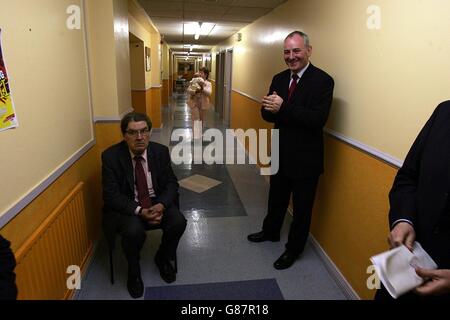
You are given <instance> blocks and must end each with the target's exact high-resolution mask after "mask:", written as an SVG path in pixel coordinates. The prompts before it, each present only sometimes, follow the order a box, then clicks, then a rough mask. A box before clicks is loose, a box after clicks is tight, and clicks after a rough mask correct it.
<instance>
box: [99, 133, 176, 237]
mask: <svg viewBox="0 0 450 320" xmlns="http://www.w3.org/2000/svg"><path fill="white" fill-rule="evenodd" d="M147 160H148V166H149V170H150V172H151V175H152V183H153V189H154V190H155V194H156V197H157V200H158V202H159V203H162V204H163V205H164V206H165V207H166V208H167V207H169V206H170V205H171V204H175V205H178V181H177V178H176V176H175V174H174V173H173V170H172V165H171V160H170V154H169V149H168V148H167V147H166V146H164V145H162V144H159V143H156V142H150V143H149V145H148V148H147ZM102 185H103V213H104V218H103V219H104V221H103V222H104V224H103V226H104V227H105V228H106V230H105V232H106V233H107V236H108V231H109V232H115V228H116V223H115V222H116V221H117V218H118V216H119V214H125V215H134V214H135V211H136V208H137V207H138V205H139V204H138V203H137V202H136V201H135V200H134V175H133V163H132V159H131V154H130V151H129V149H128V145H127V143H126V142H125V141H122V142H120V143H118V144H116V145H113V146H111V147H109V148H108V149H106V150H105V151H104V152H103V153H102ZM113 234H114V233H113Z"/></svg>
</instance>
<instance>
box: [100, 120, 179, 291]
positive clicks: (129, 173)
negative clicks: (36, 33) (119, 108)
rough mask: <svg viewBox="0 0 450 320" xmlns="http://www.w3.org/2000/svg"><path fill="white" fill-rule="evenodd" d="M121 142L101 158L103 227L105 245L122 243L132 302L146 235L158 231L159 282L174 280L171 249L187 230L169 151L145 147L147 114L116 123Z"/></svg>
mask: <svg viewBox="0 0 450 320" xmlns="http://www.w3.org/2000/svg"><path fill="white" fill-rule="evenodd" d="M120 126H121V130H122V134H123V141H122V142H120V143H118V144H115V145H113V146H111V147H109V148H108V149H107V150H105V151H104V152H103V153H102V186H103V202H104V207H103V228H104V231H105V235H106V238H107V240H108V243H109V245H110V246H111V247H112V246H114V239H115V234H116V233H119V234H120V235H121V238H122V249H123V251H124V253H125V257H126V258H127V262H128V281H127V288H128V291H129V293H130V295H131V296H132V297H133V298H138V297H141V296H142V295H143V292H144V285H143V281H142V278H141V269H140V252H141V249H142V247H143V245H144V242H145V238H146V230H149V229H152V228H154V227H155V226H160V227H161V228H162V240H161V244H160V246H159V249H158V251H157V253H156V255H155V263H156V265H157V266H158V268H159V273H160V275H161V278H162V279H163V280H164V281H165V282H167V283H171V282H174V281H175V280H176V269H175V267H174V266H173V265H172V261H175V258H176V250H177V247H178V243H179V241H180V238H181V236H182V235H183V233H184V230H185V229H186V219H185V218H184V216H183V214H182V213H181V212H180V209H179V195H178V180H177V178H176V176H175V174H174V173H173V170H172V165H171V160H170V154H169V149H168V148H167V147H166V146H164V145H161V144H159V143H156V142H150V132H151V129H152V123H151V121H150V119H149V118H148V116H147V115H145V114H141V113H134V112H131V113H128V114H127V115H125V117H124V118H123V119H122V121H121V124H120Z"/></svg>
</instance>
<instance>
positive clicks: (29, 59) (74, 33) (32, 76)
mask: <svg viewBox="0 0 450 320" xmlns="http://www.w3.org/2000/svg"><path fill="white" fill-rule="evenodd" d="M69 5H78V6H80V7H81V1H77V0H41V1H34V0H22V1H6V0H0V8H2V10H0V21H1V28H2V47H3V56H4V59H5V61H6V63H7V67H8V75H9V83H10V89H11V94H12V97H13V100H14V104H15V110H16V113H17V117H18V121H19V127H18V128H16V129H13V130H7V131H3V132H0V149H1V150H2V151H1V152H0V168H2V170H1V175H2V188H1V192H0V218H1V216H3V215H4V214H6V212H7V210H8V209H10V208H12V207H13V206H14V205H16V204H17V203H18V202H19V200H22V199H23V198H24V197H25V196H26V195H28V194H29V192H30V191H31V190H33V189H34V188H35V187H36V186H38V185H39V184H40V183H41V182H43V181H44V180H45V179H46V178H47V177H48V176H49V175H51V174H52V173H53V172H55V171H56V170H57V169H59V168H60V167H61V166H62V165H63V164H64V163H65V162H66V161H67V160H68V159H69V158H71V157H72V156H73V155H74V154H76V153H77V151H79V150H80V149H82V148H83V147H84V146H85V145H87V144H88V143H89V142H92V140H93V137H94V134H93V126H92V116H91V107H90V99H89V89H88V68H87V63H86V50H85V38H84V26H83V25H82V27H81V29H78V30H77V29H75V30H69V29H68V28H67V26H66V20H67V19H68V17H69V15H68V14H66V9H67V7H68V6H69ZM55 44H57V45H55Z"/></svg>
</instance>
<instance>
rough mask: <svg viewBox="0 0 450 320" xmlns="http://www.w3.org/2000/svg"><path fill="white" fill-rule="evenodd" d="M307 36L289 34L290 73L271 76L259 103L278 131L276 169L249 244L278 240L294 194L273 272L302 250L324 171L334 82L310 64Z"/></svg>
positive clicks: (287, 58) (286, 55) (287, 59)
mask: <svg viewBox="0 0 450 320" xmlns="http://www.w3.org/2000/svg"><path fill="white" fill-rule="evenodd" d="M311 53H312V47H311V45H310V43H309V37H308V35H307V34H305V33H303V32H301V31H294V32H291V33H290V34H289V35H288V36H287V37H286V38H285V40H284V61H285V62H286V64H287V66H288V67H289V69H287V70H285V71H283V72H281V73H279V74H277V75H275V76H274V77H273V79H272V84H271V85H270V89H269V93H268V95H267V96H265V97H263V99H262V108H261V114H262V117H263V119H264V120H266V121H268V122H271V123H274V124H275V126H274V128H275V129H278V130H279V134H280V140H279V141H280V142H279V143H280V148H279V150H280V151H279V152H280V154H279V159H280V169H279V171H278V172H277V173H276V174H275V175H273V176H271V177H270V190H269V201H268V210H267V215H266V217H265V219H264V223H263V227H262V231H260V232H258V233H254V234H250V235H249V236H248V240H249V241H252V242H262V241H279V240H280V231H281V227H282V225H283V221H284V217H285V215H286V211H287V208H288V205H289V200H290V197H291V194H292V200H293V221H292V224H291V227H290V230H289V236H288V242H287V244H286V250H285V251H284V253H283V254H282V255H281V256H280V257H279V258H278V260H276V261H275V263H274V267H275V269H279V270H281V269H286V268H289V267H290V266H291V265H292V264H293V263H294V262H295V260H296V259H297V258H298V256H299V255H300V254H301V253H302V252H303V249H304V247H305V244H306V241H307V239H308V234H309V228H310V224H311V214H312V207H313V203H314V196H315V192H316V188H317V182H318V180H319V176H320V175H321V174H322V173H323V127H324V125H325V123H326V121H327V119H328V114H329V111H330V108H331V102H332V100H333V89H334V81H333V78H331V77H330V76H329V75H328V74H327V73H326V72H324V71H323V70H321V69H319V68H317V67H315V66H313V65H312V64H311V63H310V61H309V58H310V57H311Z"/></svg>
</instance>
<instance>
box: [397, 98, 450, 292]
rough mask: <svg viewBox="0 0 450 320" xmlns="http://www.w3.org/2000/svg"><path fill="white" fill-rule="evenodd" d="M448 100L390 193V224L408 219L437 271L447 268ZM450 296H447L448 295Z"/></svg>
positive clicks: (449, 226) (410, 154)
mask: <svg viewBox="0 0 450 320" xmlns="http://www.w3.org/2000/svg"><path fill="white" fill-rule="evenodd" d="M449 190H450V101H446V102H443V103H441V104H440V105H439V106H438V107H437V108H436V109H435V111H434V113H433V114H432V116H431V117H430V119H429V120H428V122H427V123H426V124H425V126H424V127H423V129H422V130H421V132H420V134H419V135H418V137H417V138H416V140H415V141H414V144H413V145H412V147H411V149H410V150H409V152H408V155H407V156H406V159H405V162H404V163H403V166H402V167H401V168H400V170H399V171H398V173H397V176H396V177H395V180H394V184H393V187H392V189H391V191H390V193H389V201H390V211H389V222H390V226H391V227H392V225H393V223H394V222H395V221H397V220H399V219H407V220H409V221H411V222H412V223H413V225H414V230H415V232H416V240H417V241H418V242H419V243H420V244H421V245H422V247H423V248H424V249H425V251H427V252H428V253H429V254H430V256H431V257H432V258H433V259H434V260H435V262H436V263H437V264H438V266H439V268H440V269H450V206H449ZM449 297H450V295H449Z"/></svg>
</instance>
